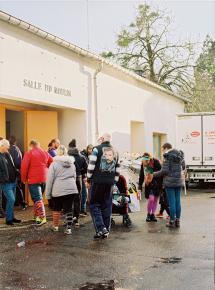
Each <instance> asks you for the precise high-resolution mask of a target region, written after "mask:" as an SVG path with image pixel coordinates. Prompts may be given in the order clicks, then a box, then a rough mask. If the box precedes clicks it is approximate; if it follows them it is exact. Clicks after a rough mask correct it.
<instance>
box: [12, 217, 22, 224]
mask: <svg viewBox="0 0 215 290" xmlns="http://www.w3.org/2000/svg"><path fill="white" fill-rule="evenodd" d="M21 222H22V221H21V220H18V219H16V218H14V219H13V223H14V224H20V223H21Z"/></svg>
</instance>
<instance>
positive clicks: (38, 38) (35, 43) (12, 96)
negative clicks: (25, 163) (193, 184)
mask: <svg viewBox="0 0 215 290" xmlns="http://www.w3.org/2000/svg"><path fill="white" fill-rule="evenodd" d="M185 102H186V100H185V99H183V98H182V97H180V96H177V95H174V94H173V93H171V92H169V91H167V90H165V89H164V88H162V87H160V86H158V85H156V84H154V83H152V82H150V81H148V80H146V79H144V78H141V77H139V76H137V75H136V74H133V73H131V72H130V71H128V70H125V69H123V68H122V67H119V66H117V65H113V64H111V63H109V62H108V61H106V60H105V59H103V58H102V57H100V56H97V55H95V54H93V53H91V52H89V51H86V50H84V49H81V48H79V47H77V46H75V45H73V44H71V43H69V42H67V41H64V40H63V39H60V38H58V37H56V36H54V35H51V34H50V33H48V32H45V31H43V30H41V29H39V28H37V27H35V26H33V25H31V24H29V23H26V22H24V21H22V20H20V19H17V18H15V17H13V16H10V15H8V14H6V13H3V12H1V13H0V135H2V136H7V137H9V136H10V135H15V136H16V137H17V138H18V139H19V142H20V144H21V146H22V147H23V148H25V149H26V148H27V144H28V142H29V140H30V139H32V138H34V139H38V140H39V141H40V142H41V144H42V145H43V146H44V147H47V144H48V142H49V140H50V139H52V138H54V137H56V136H59V138H60V139H61V142H62V143H63V144H65V145H67V144H68V142H69V141H70V139H72V138H76V139H77V142H78V145H79V147H80V148H81V147H83V146H85V145H86V144H88V143H95V141H96V137H97V136H98V135H99V134H102V133H103V132H110V133H111V134H112V136H113V143H114V144H115V145H116V146H117V148H118V150H119V151H120V152H124V151H129V152H139V153H142V152H144V151H149V152H152V153H153V151H154V154H155V155H157V156H159V154H160V149H158V148H159V147H160V143H161V142H163V141H165V140H168V141H169V142H172V143H173V144H174V143H175V131H176V114H178V113H183V112H184V104H185Z"/></svg>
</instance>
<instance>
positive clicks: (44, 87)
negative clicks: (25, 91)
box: [23, 79, 72, 97]
mask: <svg viewBox="0 0 215 290" xmlns="http://www.w3.org/2000/svg"><path fill="white" fill-rule="evenodd" d="M23 86H24V87H25V88H30V89H34V90H41V91H44V92H46V93H54V94H56V95H61V96H66V97H71V96H72V93H71V90H69V89H65V88H59V87H57V86H52V85H50V84H46V83H42V82H39V81H33V80H28V79H24V80H23Z"/></svg>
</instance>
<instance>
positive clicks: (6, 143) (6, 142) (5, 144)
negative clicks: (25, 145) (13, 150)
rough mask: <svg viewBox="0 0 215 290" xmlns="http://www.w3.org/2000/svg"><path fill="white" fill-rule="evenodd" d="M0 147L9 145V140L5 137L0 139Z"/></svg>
mask: <svg viewBox="0 0 215 290" xmlns="http://www.w3.org/2000/svg"><path fill="white" fill-rule="evenodd" d="M0 147H10V142H9V141H8V140H7V139H2V140H0Z"/></svg>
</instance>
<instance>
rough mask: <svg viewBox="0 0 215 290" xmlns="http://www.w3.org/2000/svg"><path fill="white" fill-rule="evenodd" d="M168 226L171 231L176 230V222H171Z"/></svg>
mask: <svg viewBox="0 0 215 290" xmlns="http://www.w3.org/2000/svg"><path fill="white" fill-rule="evenodd" d="M166 226H167V227H168V228H170V229H174V228H175V221H169V223H168V224H166Z"/></svg>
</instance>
